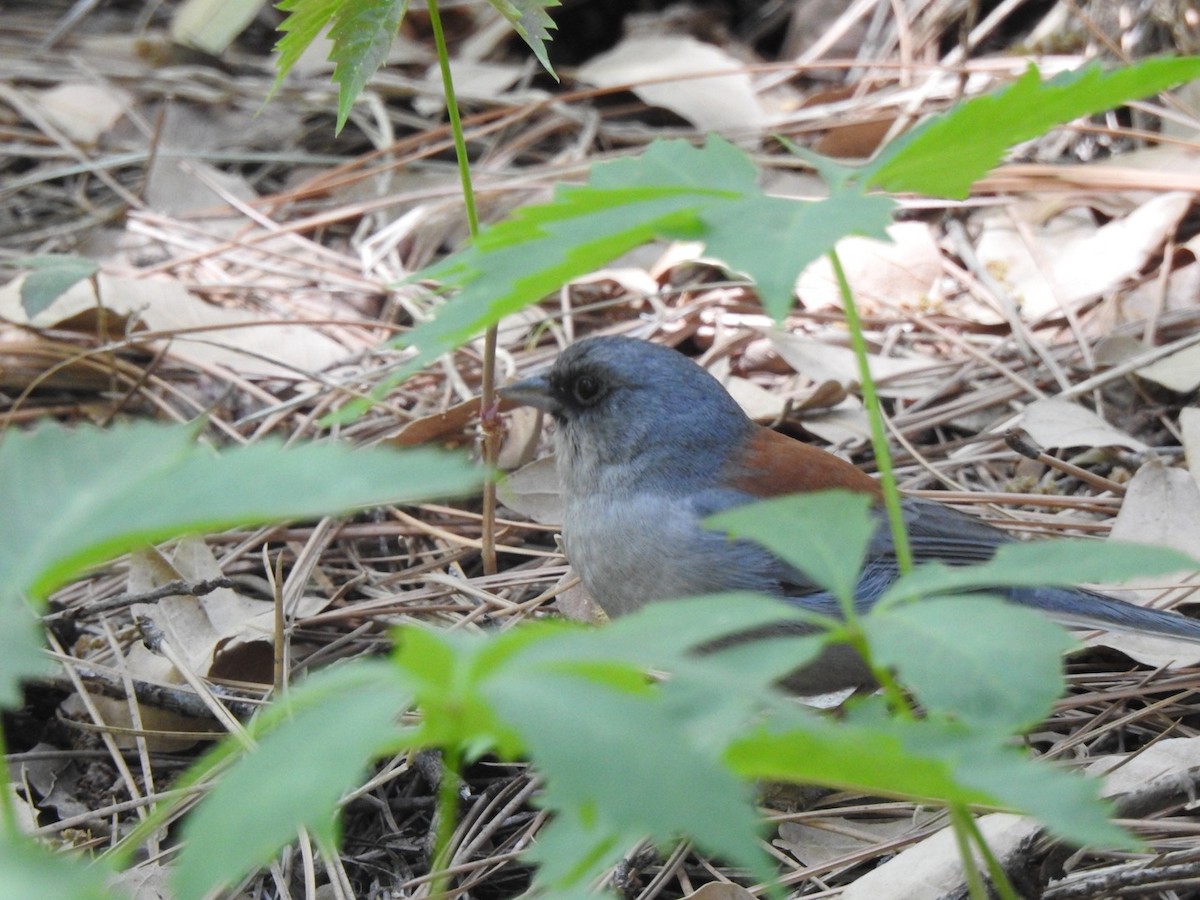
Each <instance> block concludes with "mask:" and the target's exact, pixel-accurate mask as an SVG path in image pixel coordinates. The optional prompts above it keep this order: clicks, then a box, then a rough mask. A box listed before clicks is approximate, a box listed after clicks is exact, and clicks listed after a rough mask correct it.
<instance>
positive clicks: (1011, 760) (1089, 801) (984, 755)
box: [956, 738, 1138, 850]
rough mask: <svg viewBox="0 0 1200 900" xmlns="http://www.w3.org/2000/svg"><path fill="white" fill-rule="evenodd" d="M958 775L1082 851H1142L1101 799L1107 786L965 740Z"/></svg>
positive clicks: (1012, 752)
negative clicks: (1086, 848)
mask: <svg viewBox="0 0 1200 900" xmlns="http://www.w3.org/2000/svg"><path fill="white" fill-rule="evenodd" d="M958 756H959V758H960V759H961V763H960V765H959V766H958V767H957V768H956V774H957V776H958V778H959V780H960V781H962V783H963V784H965V785H967V786H969V787H974V788H978V789H979V790H982V791H985V792H988V793H991V794H992V795H993V796H995V797H996V798H997V799H998V800H999V801H1000V802H1001V803H1003V804H1004V805H1006V806H1008V807H1010V808H1012V809H1016V810H1019V811H1022V812H1025V813H1027V814H1029V815H1031V816H1033V817H1034V818H1036V819H1037V820H1038V821H1040V822H1041V823H1042V824H1043V825H1045V826H1046V827H1047V828H1049V829H1050V831H1051V832H1053V833H1054V834H1056V835H1057V836H1058V837H1060V838H1062V839H1064V840H1066V841H1069V842H1070V843H1072V844H1075V845H1077V846H1091V847H1106V848H1110V849H1114V850H1121V849H1123V850H1136V849H1138V841H1137V840H1136V839H1134V838H1133V836H1132V835H1130V834H1129V832H1127V831H1125V830H1124V829H1122V828H1120V827H1118V826H1117V825H1115V824H1114V823H1113V822H1112V821H1111V816H1112V805H1111V804H1110V803H1109V802H1108V801H1107V800H1103V799H1101V798H1100V797H1099V792H1100V788H1101V784H1102V783H1101V782H1100V781H1099V780H1098V779H1095V778H1088V777H1085V776H1083V775H1082V774H1080V773H1076V772H1071V771H1069V770H1067V769H1062V768H1058V767H1056V766H1054V765H1051V764H1048V763H1046V762H1043V761H1040V760H1034V759H1030V758H1029V757H1028V756H1026V755H1025V753H1024V752H1023V751H1021V750H1020V749H1018V748H1016V747H1012V746H993V745H991V744H988V743H986V742H982V741H979V742H976V741H973V740H972V739H970V738H967V739H964V742H963V746H962V747H961V748H960V749H959V750H958Z"/></svg>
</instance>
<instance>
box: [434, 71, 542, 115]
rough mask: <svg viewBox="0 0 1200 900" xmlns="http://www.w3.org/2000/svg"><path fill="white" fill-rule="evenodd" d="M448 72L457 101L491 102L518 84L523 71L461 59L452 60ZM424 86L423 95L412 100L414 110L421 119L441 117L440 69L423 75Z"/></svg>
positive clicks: (444, 106)
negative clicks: (451, 78)
mask: <svg viewBox="0 0 1200 900" xmlns="http://www.w3.org/2000/svg"><path fill="white" fill-rule="evenodd" d="M450 68H451V70H452V71H453V73H454V93H455V95H456V96H457V97H458V99H459V100H460V101H463V100H465V101H478V100H494V99H496V98H498V97H501V96H503V95H504V94H505V92H506V91H508V89H509V88H511V87H512V86H513V85H514V84H516V83H517V79H519V78H520V77H521V73H522V71H523V69H522V67H521V66H515V65H510V64H507V63H492V62H482V61H478V60H469V59H462V58H461V57H459V58H456V59H454V60H453V61H452V62H451V63H450ZM425 86H426V92H425V93H423V94H419V95H417V96H416V97H414V98H413V101H412V105H413V109H415V110H416V111H417V112H418V113H420V114H421V115H423V116H434V115H439V114H441V113H442V112H444V111H445V109H446V101H445V100H444V99H443V97H442V70H441V67H440V66H438V65H432V66H430V67H429V70H428V71H427V72H426V73H425Z"/></svg>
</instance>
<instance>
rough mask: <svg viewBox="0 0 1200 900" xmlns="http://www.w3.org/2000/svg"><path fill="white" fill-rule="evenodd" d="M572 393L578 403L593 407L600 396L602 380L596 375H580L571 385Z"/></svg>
mask: <svg viewBox="0 0 1200 900" xmlns="http://www.w3.org/2000/svg"><path fill="white" fill-rule="evenodd" d="M571 393H572V394H573V395H574V397H575V402H576V403H579V404H580V405H581V406H591V405H592V404H593V403H595V402H596V400H597V398H599V396H600V379H599V378H597V377H596V376H595V375H580V376H579V377H578V378H576V379H575V381H574V383H573V384H572V385H571Z"/></svg>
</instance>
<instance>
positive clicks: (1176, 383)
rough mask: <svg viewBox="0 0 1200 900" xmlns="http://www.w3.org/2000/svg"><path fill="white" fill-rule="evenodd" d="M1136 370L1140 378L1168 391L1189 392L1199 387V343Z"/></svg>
mask: <svg viewBox="0 0 1200 900" xmlns="http://www.w3.org/2000/svg"><path fill="white" fill-rule="evenodd" d="M1136 371H1137V374H1138V375H1140V376H1141V377H1142V378H1145V379H1146V380H1147V381H1153V382H1154V383H1155V384H1161V385H1162V386H1163V387H1165V388H1166V389H1167V390H1169V391H1175V392H1176V393H1177V394H1190V393H1191V392H1192V391H1194V390H1196V388H1198V387H1200V344H1193V345H1192V346H1191V347H1184V348H1183V349H1182V350H1180V351H1179V352H1177V353H1172V354H1171V355H1170V356H1164V357H1163V358H1162V359H1158V360H1155V361H1154V362H1152V363H1150V365H1148V366H1142V367H1141V368H1140V369H1137V370H1136Z"/></svg>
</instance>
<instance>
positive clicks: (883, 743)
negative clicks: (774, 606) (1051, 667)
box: [726, 706, 1135, 848]
mask: <svg viewBox="0 0 1200 900" xmlns="http://www.w3.org/2000/svg"><path fill="white" fill-rule="evenodd" d="M726 759H727V760H728V761H729V762H730V764H731V766H732V767H733V768H734V769H735V771H738V772H740V773H742V774H743V775H745V776H747V777H752V778H765V779H771V780H775V781H788V782H799V783H806V784H820V785H826V786H829V787H834V788H839V789H844V790H852V791H862V792H865V793H868V794H874V795H879V796H884V797H903V798H905V799H910V800H911V799H915V800H923V801H926V802H929V801H933V802H940V803H955V804H960V805H966V806H984V807H1006V808H1009V809H1012V810H1014V811H1016V812H1022V813H1026V814H1028V815H1031V816H1033V817H1034V818H1036V819H1038V820H1039V821H1041V822H1042V823H1043V824H1045V825H1046V826H1047V827H1048V828H1049V829H1050V830H1051V831H1052V832H1053V833H1054V834H1056V835H1057V836H1058V837H1060V838H1062V839H1064V840H1067V841H1069V842H1071V843H1074V844H1080V845H1085V844H1086V845H1092V846H1099V847H1112V848H1128V847H1131V846H1134V845H1135V842H1134V841H1133V840H1132V838H1131V837H1130V835H1129V834H1127V833H1126V832H1124V831H1123V830H1121V829H1120V828H1118V827H1116V826H1115V825H1113V824H1112V823H1111V822H1110V821H1109V816H1110V814H1111V806H1110V805H1109V804H1108V803H1107V802H1105V801H1102V800H1100V799H1099V782H1097V781H1095V780H1094V779H1088V778H1085V777H1083V776H1082V775H1076V774H1071V773H1069V772H1065V771H1062V770H1058V769H1055V768H1054V767H1052V766H1049V765H1046V764H1045V763H1042V762H1039V761H1037V760H1033V759H1030V758H1029V757H1028V756H1027V755H1026V754H1025V753H1024V752H1023V751H1022V750H1021V749H1019V748H1016V747H1013V746H1011V745H1010V744H1007V743H1003V742H1000V741H997V740H996V736H995V734H994V733H990V734H989V733H985V734H982V735H980V734H977V733H974V732H972V731H970V730H968V729H965V728H963V727H962V726H961V725H957V724H954V723H949V722H946V721H944V720H940V719H925V720H918V721H897V720H892V719H888V718H887V717H886V715H884V714H881V713H880V712H879V711H878V707H870V706H868V707H866V709H865V714H864V709H858V710H852V711H851V714H850V715H849V716H848V717H847V721H845V722H842V723H831V722H828V721H825V720H819V721H817V720H814V721H813V722H811V723H809V724H806V725H805V726H804V727H801V728H790V729H786V730H781V731H770V730H766V729H764V730H761V731H758V732H755V733H752V734H749V735H747V736H746V737H745V738H743V739H742V740H740V741H738V742H736V743H735V744H733V745H732V746H731V747H730V749H729V751H728V753H727V754H726Z"/></svg>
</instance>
